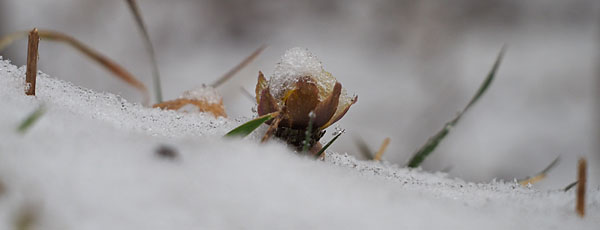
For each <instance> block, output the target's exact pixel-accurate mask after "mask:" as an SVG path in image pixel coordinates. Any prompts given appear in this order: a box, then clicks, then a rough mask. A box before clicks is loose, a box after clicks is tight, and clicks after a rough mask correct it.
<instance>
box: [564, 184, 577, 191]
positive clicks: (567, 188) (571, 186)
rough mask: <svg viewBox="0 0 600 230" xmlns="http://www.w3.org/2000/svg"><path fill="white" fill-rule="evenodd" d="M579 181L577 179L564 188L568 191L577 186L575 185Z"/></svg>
mask: <svg viewBox="0 0 600 230" xmlns="http://www.w3.org/2000/svg"><path fill="white" fill-rule="evenodd" d="M577 183H579V181H575V182H572V183H570V184H569V185H567V187H565V188H563V191H564V192H568V191H569V190H571V189H572V188H573V187H575V185H577Z"/></svg>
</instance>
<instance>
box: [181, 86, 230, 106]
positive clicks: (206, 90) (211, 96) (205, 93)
mask: <svg viewBox="0 0 600 230" xmlns="http://www.w3.org/2000/svg"><path fill="white" fill-rule="evenodd" d="M180 98H183V99H190V100H198V101H204V102H206V103H209V104H219V103H221V100H222V97H221V95H219V93H217V90H215V88H213V87H211V86H207V85H204V84H203V85H202V86H200V87H197V88H195V89H191V90H188V91H185V92H183V94H182V95H181V97H180Z"/></svg>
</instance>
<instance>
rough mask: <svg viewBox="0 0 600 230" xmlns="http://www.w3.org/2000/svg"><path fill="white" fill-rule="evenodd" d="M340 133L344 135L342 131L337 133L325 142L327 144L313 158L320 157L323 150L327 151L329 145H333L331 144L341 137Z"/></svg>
mask: <svg viewBox="0 0 600 230" xmlns="http://www.w3.org/2000/svg"><path fill="white" fill-rule="evenodd" d="M342 133H344V131H341V132H340V133H338V134H337V135H335V137H333V139H331V140H330V141H329V142H327V144H326V145H325V146H323V148H321V150H319V152H317V154H316V155H315V156H317V157H319V156H321V154H323V153H324V152H325V150H327V148H329V146H330V145H331V144H333V142H334V141H335V140H337V139H338V137H340V135H342Z"/></svg>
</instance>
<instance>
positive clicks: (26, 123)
mask: <svg viewBox="0 0 600 230" xmlns="http://www.w3.org/2000/svg"><path fill="white" fill-rule="evenodd" d="M45 112H46V108H45V107H44V106H43V105H41V106H40V107H38V108H37V109H35V111H33V112H32V113H31V114H29V116H27V117H26V118H25V119H24V120H23V121H22V122H21V124H20V125H19V127H18V128H17V131H18V132H19V133H25V132H26V131H27V130H28V129H29V128H30V127H31V126H32V125H33V124H34V123H35V122H36V121H37V120H38V119H39V118H40V117H41V116H42V115H44V113H45Z"/></svg>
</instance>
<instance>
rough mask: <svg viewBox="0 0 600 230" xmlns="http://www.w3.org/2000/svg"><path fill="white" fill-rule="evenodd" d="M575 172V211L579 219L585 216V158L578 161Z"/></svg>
mask: <svg viewBox="0 0 600 230" xmlns="http://www.w3.org/2000/svg"><path fill="white" fill-rule="evenodd" d="M578 169H579V170H578V172H577V178H578V183H577V206H576V207H575V211H577V214H579V216H580V217H583V216H585V183H586V174H587V161H586V160H585V158H581V159H579V167H578Z"/></svg>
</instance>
